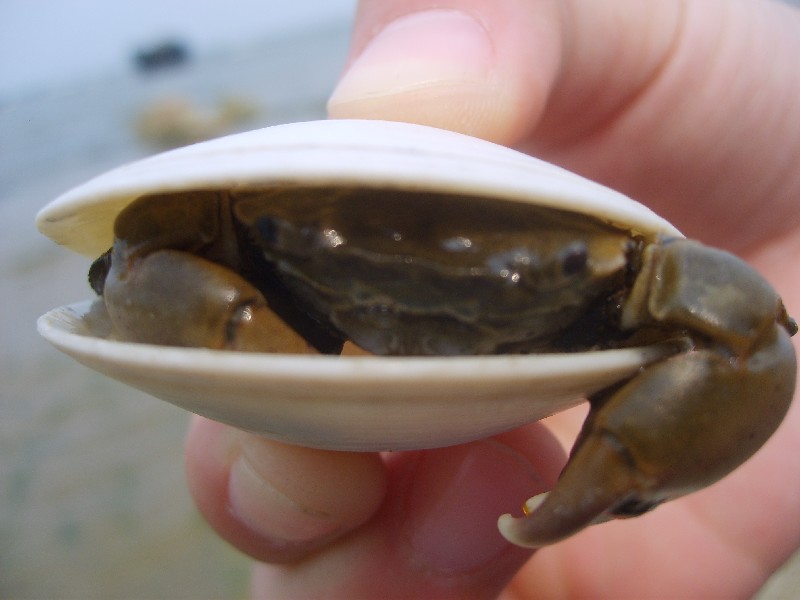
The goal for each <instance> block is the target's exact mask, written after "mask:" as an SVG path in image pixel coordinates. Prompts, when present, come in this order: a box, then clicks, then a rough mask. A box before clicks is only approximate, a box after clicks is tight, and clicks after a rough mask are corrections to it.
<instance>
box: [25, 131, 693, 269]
mask: <svg viewBox="0 0 800 600" xmlns="http://www.w3.org/2000/svg"><path fill="white" fill-rule="evenodd" d="M284 183H295V184H296V183H304V184H307V183H316V184H329V183H330V184H338V185H352V184H363V185H375V186H386V187H396V186H403V187H407V188H410V189H413V188H416V189H423V190H431V191H435V190H441V191H454V192H457V193H463V194H467V195H469V194H473V195H481V194H482V195H492V196H496V197H497V198H498V199H504V200H508V201H522V202H526V201H530V202H535V203H537V204H542V205H549V206H553V207H555V208H564V209H566V210H575V211H577V212H591V213H592V214H598V215H599V216H601V217H602V218H604V219H606V220H608V222H610V223H612V224H615V225H617V226H621V227H625V228H630V229H632V230H634V231H636V232H638V233H641V234H644V235H646V236H647V237H655V236H656V235H657V234H659V233H660V234H667V235H671V236H680V235H681V234H680V232H679V231H678V230H677V229H675V228H674V227H673V226H672V225H671V224H670V223H668V222H667V221H665V220H664V219H661V218H660V217H658V216H657V215H655V214H654V213H653V212H652V211H650V210H649V209H647V208H646V207H644V206H642V205H641V204H639V203H637V202H635V201H633V200H631V199H630V198H627V197H626V196H624V195H623V194H620V193H618V192H615V191H613V190H611V189H609V188H606V187H604V186H602V185H600V184H598V183H596V182H593V181H590V180H588V179H585V178H582V177H580V176H578V175H575V174H573V173H570V172H569V171H566V170H564V169H562V168H560V167H557V166H555V165H551V164H549V163H546V162H544V161H541V160H538V159H536V158H533V157H530V156H528V155H525V154H523V153H521V152H518V151H515V150H512V149H509V148H505V147H503V146H499V145H497V144H493V143H490V142H487V141H484V140H479V139H477V138H472V137H469V136H465V135H462V134H457V133H454V132H450V131H443V130H438V129H434V128H431V127H425V126H421V125H411V124H407V123H395V122H386V121H357V120H353V121H346V120H342V121H338V120H330V121H310V122H304V123H293V124H287V125H277V126H273V127H267V128H264V129H260V130H254V131H251V132H246V133H242V134H235V135H232V136H227V137H223V138H217V139H216V140H210V141H208V142H202V143H199V144H195V145H192V146H186V147H184V148H178V149H175V150H171V151H169V152H165V153H162V154H158V155H155V156H151V157H148V158H145V159H142V160H139V161H136V162H133V163H129V164H127V165H123V166H121V167H118V168H116V169H114V170H112V171H109V172H107V173H105V174H102V175H99V176H98V177H95V178H94V179H91V180H89V181H88V182H86V183H85V184H83V185H80V186H78V187H76V188H73V189H72V190H70V191H67V192H66V193H64V194H63V195H61V196H60V197H58V198H56V199H55V200H53V202H51V203H50V204H48V205H47V206H45V207H44V208H43V209H42V210H41V211H40V212H39V214H38V215H37V225H38V227H39V229H40V231H41V232H42V233H44V234H45V235H47V236H48V237H51V238H52V239H53V240H54V241H56V242H57V243H60V244H63V245H66V246H67V247H69V248H71V249H73V250H75V251H77V252H80V253H82V254H86V255H89V256H97V255H99V254H100V253H102V252H104V251H105V250H106V249H107V248H108V247H109V246H110V243H111V235H112V223H113V220H114V218H115V217H116V215H117V214H118V212H119V211H120V210H121V209H122V208H123V207H124V206H125V205H126V204H127V203H128V202H130V201H131V200H132V199H134V198H135V197H137V196H138V195H141V194H144V193H150V192H153V191H183V190H188V189H191V188H194V189H198V188H211V187H223V186H239V185H276V184H277V185H281V184H284Z"/></svg>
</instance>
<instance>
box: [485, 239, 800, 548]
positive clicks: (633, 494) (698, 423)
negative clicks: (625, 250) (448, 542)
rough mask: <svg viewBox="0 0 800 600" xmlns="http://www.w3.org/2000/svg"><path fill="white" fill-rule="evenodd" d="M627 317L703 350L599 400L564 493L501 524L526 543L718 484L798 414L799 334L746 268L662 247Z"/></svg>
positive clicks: (710, 253) (704, 252)
mask: <svg viewBox="0 0 800 600" xmlns="http://www.w3.org/2000/svg"><path fill="white" fill-rule="evenodd" d="M731 282H735V285H732V284H731ZM623 319H624V324H626V325H628V326H637V325H641V324H646V325H653V326H661V325H665V326H669V327H674V328H681V327H682V328H685V329H686V330H687V334H688V335H689V336H690V337H691V339H692V341H693V342H694V345H693V347H692V348H691V349H690V350H688V351H687V352H685V353H683V354H679V355H677V356H673V357H671V358H669V359H667V360H665V361H663V362H661V363H658V364H656V365H654V366H652V367H649V368H647V369H646V370H644V371H643V372H641V373H640V374H639V375H638V376H636V377H634V378H633V379H631V380H629V381H628V382H627V383H625V384H623V385H622V386H621V387H615V388H613V389H610V390H605V391H603V392H600V393H599V394H597V395H595V396H594V397H593V398H591V399H590V402H591V407H592V408H591V411H590V414H589V417H588V418H587V420H586V422H585V423H584V427H583V430H582V431H581V434H580V436H579V437H578V440H577V442H576V444H575V447H574V448H573V451H572V454H571V456H570V459H569V461H568V462H567V465H566V467H565V469H564V471H563V473H562V475H561V477H560V479H559V481H558V482H557V484H556V487H555V489H554V490H553V491H552V492H550V493H549V494H547V495H546V496H545V497H544V498H543V499H541V500H534V501H529V509H528V512H529V513H530V514H528V516H526V517H524V518H522V519H515V518H513V517H511V516H510V515H503V516H502V517H501V518H500V521H499V523H498V525H499V528H500V531H501V533H502V534H503V535H504V536H505V537H506V538H508V539H509V540H510V541H512V542H514V543H516V544H519V545H524V546H534V547H536V546H542V545H546V544H550V543H553V542H556V541H558V540H560V539H563V538H565V537H568V536H569V535H572V534H573V533H575V532H577V531H579V530H580V529H582V528H584V527H586V526H588V525H590V524H592V523H594V522H599V521H603V520H607V519H608V518H615V517H616V518H621V517H629V516H635V515H638V514H641V513H644V512H646V511H648V510H650V509H651V508H653V507H655V506H657V505H658V504H660V503H662V502H664V501H666V500H670V499H673V498H676V497H679V496H682V495H684V494H687V493H690V492H692V491H695V490H698V489H700V488H703V487H705V486H707V485H710V484H711V483H713V482H715V481H717V480H718V479H720V478H722V477H723V476H725V475H726V474H728V473H729V472H731V471H732V470H733V469H735V468H736V467H738V466H739V465H740V464H742V463H743V462H744V461H745V460H747V459H748V458H749V457H750V456H751V455H752V454H753V453H755V452H756V450H758V449H759V448H760V447H761V445H762V444H763V443H764V442H765V441H766V440H767V439H768V438H769V437H770V435H772V433H773V432H774V431H775V429H777V427H778V425H779V424H780V422H781V420H782V418H783V416H784V415H785V413H786V411H787V410H788V407H789V404H790V402H791V399H792V393H793V390H794V380H795V371H796V360H795V355H794V350H793V347H792V344H791V342H790V340H789V336H790V335H792V334H794V333H795V332H796V331H797V326H796V324H795V323H794V321H792V320H791V319H790V318H789V317H788V316H787V315H786V312H785V310H784V309H783V306H782V304H781V303H780V300H779V299H778V298H777V296H776V295H775V293H774V292H773V291H772V290H771V288H770V287H769V286H768V284H766V282H764V281H763V280H762V279H761V277H760V276H759V275H757V274H756V273H755V271H753V270H752V269H751V268H750V267H749V266H747V265H746V264H745V263H743V262H742V261H740V260H738V259H736V258H734V257H732V256H731V255H728V254H727V253H724V252H722V251H720V250H715V249H711V248H707V247H704V246H702V245H700V244H697V243H694V242H688V241H675V242H669V243H665V244H658V245H654V246H652V247H650V248H649V249H648V250H647V251H646V253H645V262H644V267H643V269H642V272H641V274H640V275H639V277H638V279H637V281H636V283H635V285H634V288H633V290H632V293H631V298H630V299H629V300H628V303H627V306H626V307H625V314H624V317H623ZM530 506H533V508H530Z"/></svg>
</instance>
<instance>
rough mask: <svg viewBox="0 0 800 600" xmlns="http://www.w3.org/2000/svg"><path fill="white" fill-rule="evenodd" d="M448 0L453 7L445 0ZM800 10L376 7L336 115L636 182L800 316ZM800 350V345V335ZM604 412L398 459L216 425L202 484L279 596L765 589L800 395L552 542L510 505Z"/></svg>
mask: <svg viewBox="0 0 800 600" xmlns="http://www.w3.org/2000/svg"><path fill="white" fill-rule="evenodd" d="M433 6H435V8H432V7H433ZM797 56H800V11H797V10H795V9H792V8H790V7H787V6H784V5H782V4H779V3H777V2H769V1H764V2H759V1H756V0H749V1H748V0H696V1H692V0H685V1H679V0H648V2H642V1H641V0H571V1H570V0H562V1H556V0H553V1H546V0H443V1H437V2H433V1H432V0H371V1H362V2H361V3H360V4H359V7H358V14H357V17H356V23H355V28H354V33H353V43H352V48H351V54H350V58H349V60H348V64H347V65H346V67H345V71H344V74H343V76H342V79H341V81H340V84H339V87H338V88H337V89H336V91H335V92H334V94H333V96H332V98H331V101H330V104H329V112H330V114H331V116H332V117H334V118H342V117H349V118H383V119H391V120H399V121H410V122H419V123H425V124H428V125H435V126H439V127H443V128H449V129H453V130H457V131H462V132H465V133H470V134H472V135H477V136H480V137H484V138H486V139H490V140H492V141H496V142H499V143H502V144H505V145H509V146H513V147H517V148H519V149H522V150H524V151H527V152H530V153H532V154H535V155H537V156H540V157H542V158H545V159H547V160H550V161H552V162H556V163H558V164H561V165H563V166H566V167H567V168H570V169H572V170H574V171H577V172H579V173H581V174H583V175H586V176H588V177H590V178H593V179H596V180H598V181H601V182H603V183H605V184H606V185H609V186H611V187H614V188H616V189H619V190H621V191H623V192H624V193H626V194H628V195H630V196H632V197H634V198H636V199H638V200H640V201H642V202H644V203H645V204H648V205H649V206H651V207H652V208H653V209H654V210H656V212H658V213H660V214H662V215H663V216H665V217H666V218H668V219H669V220H671V221H672V222H673V223H675V224H676V225H677V226H678V227H679V228H680V229H682V230H683V231H684V232H685V233H686V234H687V235H688V236H690V237H694V238H697V239H700V240H701V241H704V242H706V243H709V244H713V245H717V246H721V247H724V248H727V249H729V250H732V251H733V252H736V253H738V254H739V255H740V256H742V257H744V258H745V259H746V260H748V261H749V262H750V263H751V264H753V265H754V266H755V267H756V268H757V269H758V270H759V271H760V272H761V273H762V274H763V275H764V276H765V277H766V278H767V279H768V280H769V281H770V282H771V283H772V284H773V285H774V286H775V288H776V289H777V290H778V292H779V293H780V294H781V295H782V297H783V299H784V301H785V303H786V305H787V307H788V309H789V312H790V313H792V314H794V316H795V317H797V316H798V313H800V278H799V277H797V266H796V262H795V260H796V259H795V257H797V256H800V223H799V222H800V207H798V199H800V169H798V168H797V165H798V164H800V102H798V101H797V99H798V98H800V69H798V68H797V66H796V65H797V63H796V57H797ZM795 344H796V346H797V338H795ZM584 414H585V410H583V409H578V410H573V411H568V412H567V413H564V414H562V415H558V416H556V417H552V418H550V419H547V420H545V421H544V422H541V423H536V424H532V425H529V426H527V427H523V428H521V429H519V430H516V431H513V432H509V433H506V434H503V435H500V436H496V437H495V438H491V439H489V440H481V441H477V442H473V443H470V444H465V445H463V446H457V447H454V448H444V449H434V450H426V451H419V452H406V453H393V454H387V455H380V454H357V453H335V452H325V451H320V450H310V449H305V448H299V447H293V446H288V445H286V444H281V443H278V442H274V441H269V440H264V439H260V438H256V437H254V436H251V435H249V434H244V433H241V432H237V431H234V430H232V429H230V428H228V427H226V426H223V425H220V424H218V423H213V422H210V421H207V420H204V419H200V418H196V419H195V420H194V422H193V424H192V428H191V430H190V433H189V436H188V439H187V445H186V464H187V474H188V479H189V485H190V489H191V491H192V493H193V495H194V497H195V500H196V502H197V505H198V507H199V508H200V510H201V512H202V513H203V514H204V516H205V517H206V519H207V520H208V522H209V523H210V524H211V525H212V526H213V527H214V528H215V529H216V531H217V532H218V533H219V534H220V536H222V537H223V538H225V539H227V540H228V541H230V542H231V543H232V544H233V545H235V546H236V547H238V548H239V549H241V550H242V551H243V552H246V553H248V554H250V555H251V556H253V557H254V558H256V559H257V560H259V561H262V562H260V563H259V564H258V566H257V567H256V568H255V569H254V577H253V595H254V596H255V597H264V598H286V597H292V598H319V597H325V598H337V597H347V598H377V597H379V598H392V597H400V598H407V597H414V598H428V597H430V598H448V597H450V598H490V597H496V596H498V595H501V596H502V597H503V598H506V599H512V598H535V597H546V598H566V597H613V598H623V597H638V598H646V597H726V598H744V597H749V596H750V595H752V594H753V593H754V592H755V591H757V590H758V588H759V587H760V586H761V585H762V584H763V582H764V581H765V580H766V578H767V577H768V576H769V575H770V574H771V573H772V572H773V571H774V570H775V569H777V568H778V567H779V566H780V564H781V563H782V562H783V561H784V560H785V559H786V558H787V557H788V556H789V555H790V554H791V553H792V552H793V551H794V550H796V549H797V548H798V547H799V546H800V502H798V501H797V499H798V498H800V460H798V456H800V403H798V402H797V401H795V402H794V403H793V405H792V407H791V409H790V411H789V414H788V415H787V417H786V419H785V421H784V423H783V424H782V426H781V427H780V429H779V430H778V431H777V432H776V434H775V435H774V436H773V437H772V438H771V439H770V441H769V442H768V443H767V444H766V445H765V446H764V447H763V448H762V449H761V450H760V451H759V452H758V453H757V454H756V455H755V456H754V457H753V458H752V459H751V460H749V461H748V462H747V463H746V464H745V465H743V466H742V467H741V468H740V469H738V470H736V471H735V472H734V473H732V474H731V475H729V476H728V477H726V478H724V479H723V480H722V481H720V482H718V483H716V484H714V485H713V486H711V487H709V488H707V489H705V490H703V491H700V492H697V493H695V494H691V495H690V496H687V497H684V498H682V499H679V500H676V501H674V502H671V503H668V504H666V505H664V506H661V507H659V508H657V509H656V510H655V511H653V512H652V513H649V514H647V515H645V516H643V517H639V518H636V519H632V520H628V521H615V522H611V523H606V524H603V525H599V526H594V527H591V528H589V529H587V530H584V531H583V532H581V533H579V534H577V535H575V536H574V537H572V538H570V539H568V540H566V541H564V542H561V543H559V544H556V545H553V546H551V547H547V548H544V549H541V550H538V551H536V552H531V551H529V550H523V549H519V548H516V547H512V546H509V545H507V544H506V543H505V542H504V541H503V540H502V539H501V538H500V537H499V535H498V534H497V532H496V517H497V515H499V514H501V513H503V512H513V513H516V514H519V512H520V511H519V506H520V502H521V500H523V499H525V498H527V497H528V496H531V495H534V494H536V493H538V492H541V491H544V490H545V489H548V488H549V487H551V486H552V484H553V482H554V481H555V479H556V477H557V475H558V472H559V470H560V468H561V467H562V466H563V464H564V461H565V458H566V454H565V451H564V448H568V447H569V446H570V445H571V443H572V440H573V439H574V436H575V434H576V432H577V428H578V426H579V424H580V422H581V420H582V418H583V416H584Z"/></svg>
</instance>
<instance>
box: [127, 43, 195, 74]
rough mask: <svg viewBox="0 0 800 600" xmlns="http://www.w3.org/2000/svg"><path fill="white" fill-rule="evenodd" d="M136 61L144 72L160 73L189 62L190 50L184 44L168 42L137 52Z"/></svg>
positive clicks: (138, 67)
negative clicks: (162, 70)
mask: <svg viewBox="0 0 800 600" xmlns="http://www.w3.org/2000/svg"><path fill="white" fill-rule="evenodd" d="M134 61H135V64H136V68H137V69H138V70H139V71H142V72H145V73H146V72H151V71H159V70H161V69H164V68H167V67H175V66H179V65H183V64H185V63H187V62H188V61H189V49H188V47H187V46H186V44H184V43H183V42H180V41H177V40H168V41H164V42H161V43H159V44H155V45H153V46H150V47H148V48H143V49H140V50H137V52H136V54H135V56H134Z"/></svg>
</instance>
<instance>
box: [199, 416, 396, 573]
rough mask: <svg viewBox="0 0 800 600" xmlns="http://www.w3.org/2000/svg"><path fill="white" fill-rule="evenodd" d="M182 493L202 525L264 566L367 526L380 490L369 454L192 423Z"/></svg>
mask: <svg viewBox="0 0 800 600" xmlns="http://www.w3.org/2000/svg"><path fill="white" fill-rule="evenodd" d="M186 465H187V477H188V479H189V488H190V491H191V492H192V495H193V497H194V498H195V502H196V504H197V506H198V509H199V510H200V512H201V513H202V514H203V515H204V517H205V518H206V519H207V520H208V522H209V524H210V525H211V526H212V527H213V528H214V529H215V530H216V531H217V532H218V533H219V534H220V536H222V537H223V538H224V539H226V540H228V541H229V542H230V543H232V544H233V545H234V546H236V547H237V548H239V549H240V550H242V551H243V552H245V553H247V554H250V555H251V556H253V557H254V558H257V559H259V560H264V561H269V562H286V561H292V560H297V559H298V558H300V557H302V556H304V555H306V554H308V553H309V552H311V551H314V550H317V549H319V548H320V547H323V546H325V545H327V544H329V543H331V542H332V541H333V540H335V539H337V538H338V537H340V536H342V535H344V534H346V533H348V532H349V531H351V530H353V529H355V528H357V527H358V526H359V525H361V524H362V523H364V522H365V521H367V520H368V519H369V518H370V517H371V516H372V514H373V513H374V512H375V511H376V510H377V509H378V507H379V506H380V504H381V502H382V500H383V496H384V494H385V490H386V476H385V473H384V471H383V465H382V463H381V461H380V459H379V458H378V456H376V455H372V454H363V453H362V454H356V453H345V452H330V451H324V450H314V449H310V448H302V447H299V446H292V445H289V444H284V443H281V442H276V441H272V440H267V439H264V438H260V437H258V436H255V435H252V434H248V433H244V432H240V431H238V430H235V429H233V428H230V427H227V426H224V425H221V424H219V423H214V422H213V421H208V420H206V419H200V418H196V419H195V420H194V421H193V423H192V426H191V428H190V431H189V435H188V437H187V444H186Z"/></svg>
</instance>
